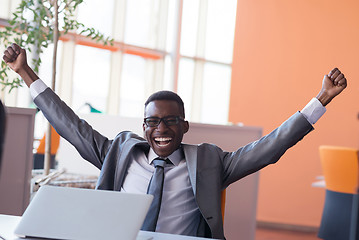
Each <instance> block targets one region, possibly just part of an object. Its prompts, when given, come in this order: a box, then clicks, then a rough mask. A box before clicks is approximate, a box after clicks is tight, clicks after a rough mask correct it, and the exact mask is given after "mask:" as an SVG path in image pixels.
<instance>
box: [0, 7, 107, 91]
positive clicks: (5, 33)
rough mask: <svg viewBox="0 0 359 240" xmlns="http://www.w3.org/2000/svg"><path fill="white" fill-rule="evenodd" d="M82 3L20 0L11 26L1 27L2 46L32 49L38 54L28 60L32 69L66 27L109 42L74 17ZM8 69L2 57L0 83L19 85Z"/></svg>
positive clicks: (5, 85) (20, 83)
mask: <svg viewBox="0 0 359 240" xmlns="http://www.w3.org/2000/svg"><path fill="white" fill-rule="evenodd" d="M81 3H83V0H30V1H28V0H26V1H25V0H22V1H21V2H20V4H19V6H18V7H17V8H16V11H15V12H14V13H13V18H12V19H11V20H9V21H8V23H9V25H10V26H7V27H5V29H4V30H2V31H0V42H1V44H3V45H4V46H5V47H7V46H8V45H9V44H10V43H11V42H16V43H17V44H18V45H20V46H21V47H23V48H25V49H26V50H27V51H28V52H32V51H34V52H35V56H38V57H36V58H34V59H32V60H31V61H32V67H33V68H34V71H35V72H38V70H39V67H40V65H41V53H42V52H43V48H47V47H48V46H49V44H51V43H54V44H56V46H57V41H58V38H59V36H60V35H62V34H64V35H65V34H67V33H68V32H69V31H70V32H75V33H77V34H82V35H85V36H87V37H90V38H92V39H93V40H96V41H97V42H102V43H103V44H104V45H106V44H112V43H113V39H111V38H109V37H105V36H104V35H103V34H101V33H100V32H99V31H97V30H95V29H94V28H89V27H86V26H85V25H84V24H82V23H80V22H78V21H77V20H76V19H75V10H76V9H77V7H78V5H79V4H81ZM55 51H56V49H55ZM55 51H54V55H56V53H55ZM54 60H55V61H56V59H54ZM53 70H56V69H53ZM9 71H10V69H9V67H8V66H7V65H6V64H5V62H3V61H2V62H1V69H0V83H1V84H3V85H4V88H6V87H9V88H10V89H9V91H11V90H12V89H14V88H17V87H19V86H21V85H22V81H21V80H20V79H19V78H18V77H15V78H11V77H9V75H8V72H9ZM4 88H3V89H4Z"/></svg>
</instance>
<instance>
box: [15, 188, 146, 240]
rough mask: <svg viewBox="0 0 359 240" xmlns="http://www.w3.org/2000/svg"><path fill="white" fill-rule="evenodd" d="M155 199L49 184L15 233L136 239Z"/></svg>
mask: <svg viewBox="0 0 359 240" xmlns="http://www.w3.org/2000/svg"><path fill="white" fill-rule="evenodd" d="M152 199H153V196H152V195H147V194H132V193H122V192H117V191H105V190H93V189H84V188H70V187H57V186H49V185H45V186H42V187H40V189H39V190H38V192H37V193H36V195H35V197H34V198H33V199H32V201H31V202H30V204H29V206H28V207H27V209H26V210H25V212H24V214H23V216H22V218H21V221H20V222H19V224H18V225H17V227H16V229H15V232H14V233H15V235H17V236H18V237H37V238H50V239H76V240H77V239H79V240H81V239H86V240H92V239H93V240H98V239H108V240H110V239H116V240H119V239H126V240H132V239H133V240H134V239H136V236H137V233H138V231H139V230H140V228H141V226H142V224H143V221H144V219H145V216H146V214H147V211H148V209H149V207H150V204H151V202H152Z"/></svg>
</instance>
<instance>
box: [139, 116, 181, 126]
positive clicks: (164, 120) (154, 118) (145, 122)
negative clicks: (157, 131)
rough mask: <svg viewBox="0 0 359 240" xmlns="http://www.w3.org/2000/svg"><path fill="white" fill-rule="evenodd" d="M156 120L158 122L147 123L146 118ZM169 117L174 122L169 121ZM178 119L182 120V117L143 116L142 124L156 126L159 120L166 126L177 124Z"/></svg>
mask: <svg viewBox="0 0 359 240" xmlns="http://www.w3.org/2000/svg"><path fill="white" fill-rule="evenodd" d="M151 119H152V120H154V121H155V120H156V121H158V122H156V123H152V124H151V123H149V122H148V120H151ZM169 119H171V120H173V119H175V120H176V122H174V123H169V122H168V120H169ZM180 121H184V118H183V117H180V116H167V117H163V118H159V117H147V118H144V119H143V122H144V124H145V125H146V126H147V127H158V125H160V123H161V122H163V123H164V124H165V125H166V126H174V125H177V124H178V123H180Z"/></svg>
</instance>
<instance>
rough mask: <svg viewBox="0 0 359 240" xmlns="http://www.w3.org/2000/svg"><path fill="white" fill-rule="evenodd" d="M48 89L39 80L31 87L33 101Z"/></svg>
mask: <svg viewBox="0 0 359 240" xmlns="http://www.w3.org/2000/svg"><path fill="white" fill-rule="evenodd" d="M46 88H48V87H47V85H46V84H45V83H44V82H43V81H42V80H41V79H37V80H36V81H35V82H33V83H31V85H30V94H31V97H32V99H35V98H36V97H37V96H38V95H39V94H40V93H42V92H43V91H45V89H46Z"/></svg>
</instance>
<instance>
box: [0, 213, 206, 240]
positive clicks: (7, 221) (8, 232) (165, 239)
mask: <svg viewBox="0 0 359 240" xmlns="http://www.w3.org/2000/svg"><path fill="white" fill-rule="evenodd" d="M20 220H21V217H18V216H11V215H3V214H0V236H1V237H3V238H4V239H6V240H23V239H26V240H41V239H39V238H18V237H16V236H15V235H14V231H15V228H16V226H17V224H18V223H19V221H20ZM0 239H1V238H0ZM201 239H203V240H204V239H207V240H208V238H199V237H188V236H181V235H174V234H166V233H156V232H146V231H140V232H139V233H138V235H137V238H136V240H201Z"/></svg>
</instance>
